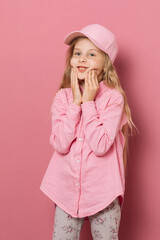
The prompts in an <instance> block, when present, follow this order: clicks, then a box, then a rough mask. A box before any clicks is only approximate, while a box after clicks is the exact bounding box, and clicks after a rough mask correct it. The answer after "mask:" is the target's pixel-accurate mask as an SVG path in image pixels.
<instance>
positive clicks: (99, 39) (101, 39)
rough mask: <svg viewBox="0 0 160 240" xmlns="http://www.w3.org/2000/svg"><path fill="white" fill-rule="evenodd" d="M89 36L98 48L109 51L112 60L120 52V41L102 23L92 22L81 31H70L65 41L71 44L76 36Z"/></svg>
mask: <svg viewBox="0 0 160 240" xmlns="http://www.w3.org/2000/svg"><path fill="white" fill-rule="evenodd" d="M81 36H86V37H88V38H89V39H90V40H91V41H92V42H93V43H94V44H95V45H96V46H97V47H98V48H100V49H101V50H102V51H104V52H105V53H107V54H108V55H109V57H110V59H111V61H112V63H113V62H114V60H115V59H116V56H117V54H118V43H117V40H116V38H115V36H114V34H113V33H112V32H111V31H110V30H109V29H107V28H106V27H104V26H102V25H100V24H90V25H87V26H85V27H84V28H82V29H81V30H80V31H73V32H70V33H69V34H68V35H67V36H66V37H65V39H64V43H65V44H67V45H70V44H71V42H72V40H73V39H74V38H76V37H81Z"/></svg>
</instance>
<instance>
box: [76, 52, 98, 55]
mask: <svg viewBox="0 0 160 240" xmlns="http://www.w3.org/2000/svg"><path fill="white" fill-rule="evenodd" d="M76 54H79V53H78V52H77V53H75V54H74V55H76ZM90 54H92V55H93V56H95V54H93V53H90Z"/></svg>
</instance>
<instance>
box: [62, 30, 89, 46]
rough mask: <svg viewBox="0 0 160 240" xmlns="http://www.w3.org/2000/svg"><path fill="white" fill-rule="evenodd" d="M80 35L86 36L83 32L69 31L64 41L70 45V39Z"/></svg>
mask: <svg viewBox="0 0 160 240" xmlns="http://www.w3.org/2000/svg"><path fill="white" fill-rule="evenodd" d="M82 36H86V35H85V34H83V33H81V32H80V31H74V32H71V33H69V34H68V35H67V36H66V37H65V39H64V43H65V44H67V45H70V43H71V42H72V40H73V39H74V38H76V37H82Z"/></svg>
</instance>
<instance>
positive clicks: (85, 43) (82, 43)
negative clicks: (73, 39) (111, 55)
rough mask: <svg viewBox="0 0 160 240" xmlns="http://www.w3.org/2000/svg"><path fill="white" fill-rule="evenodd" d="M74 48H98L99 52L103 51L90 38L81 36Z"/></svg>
mask: <svg viewBox="0 0 160 240" xmlns="http://www.w3.org/2000/svg"><path fill="white" fill-rule="evenodd" d="M74 49H79V50H81V49H82V50H83V49H84V50H90V49H92V50H96V51H98V52H101V50H100V49H99V48H97V47H96V45H95V44H94V43H93V42H92V41H91V40H90V39H88V38H80V39H79V40H78V41H77V43H76V44H75V46H74Z"/></svg>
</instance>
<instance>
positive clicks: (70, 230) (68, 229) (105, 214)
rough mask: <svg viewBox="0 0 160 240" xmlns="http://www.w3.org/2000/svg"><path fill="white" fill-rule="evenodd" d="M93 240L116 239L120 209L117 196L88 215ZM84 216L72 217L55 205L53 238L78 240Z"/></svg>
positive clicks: (54, 239) (57, 239)
mask: <svg viewBox="0 0 160 240" xmlns="http://www.w3.org/2000/svg"><path fill="white" fill-rule="evenodd" d="M88 218H89V221H90V226H91V234H92V237H93V239H94V240H97V239H105V240H111V239H116V240H118V230H119V225H120V219H121V209H120V204H119V199H118V197H117V198H116V199H115V200H114V201H113V202H112V203H111V204H110V205H109V206H108V207H106V208H105V209H103V210H102V211H99V212H98V213H96V214H94V215H91V216H88ZM83 224H84V218H74V217H72V216H71V215H69V214H68V213H66V212H65V211H63V210H62V209H61V208H59V207H58V206H57V205H56V209H55V217H54V231H53V240H79V237H80V232H81V229H82V227H83Z"/></svg>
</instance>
